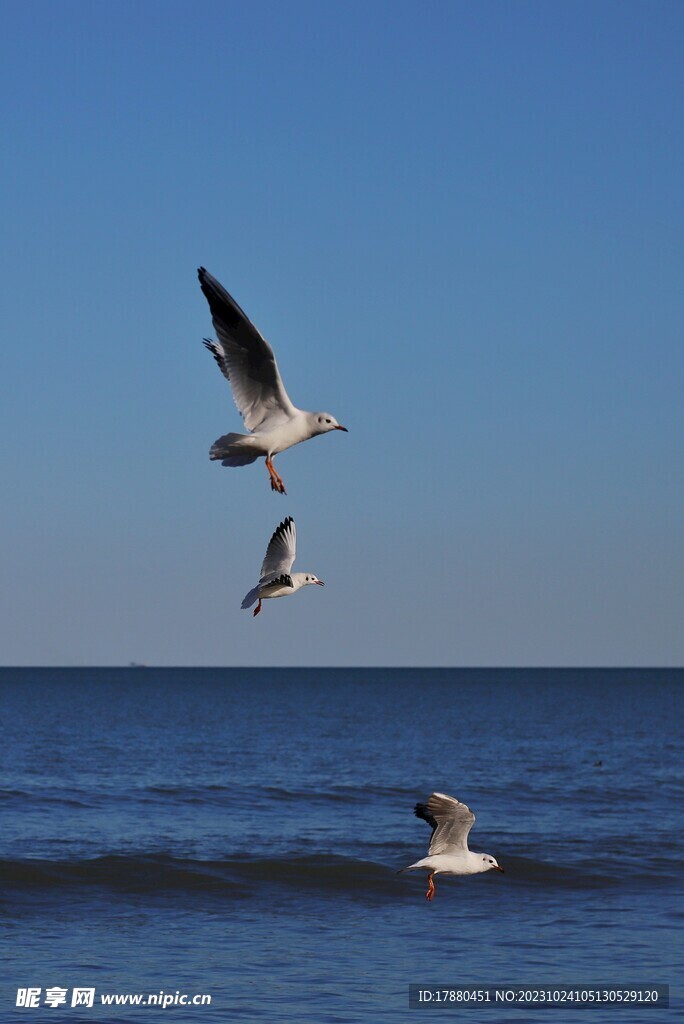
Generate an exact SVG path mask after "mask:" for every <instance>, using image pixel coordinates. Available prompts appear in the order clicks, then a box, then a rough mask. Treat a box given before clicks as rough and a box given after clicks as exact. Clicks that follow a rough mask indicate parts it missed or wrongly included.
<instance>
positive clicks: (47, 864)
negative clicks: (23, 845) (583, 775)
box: [0, 853, 676, 896]
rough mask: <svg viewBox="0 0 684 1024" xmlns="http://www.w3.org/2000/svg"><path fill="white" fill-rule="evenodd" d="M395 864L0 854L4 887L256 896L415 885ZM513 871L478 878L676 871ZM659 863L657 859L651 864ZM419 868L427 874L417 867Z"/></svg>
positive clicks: (580, 867) (556, 879)
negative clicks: (271, 890) (275, 890)
mask: <svg viewBox="0 0 684 1024" xmlns="http://www.w3.org/2000/svg"><path fill="white" fill-rule="evenodd" d="M391 859H392V861H395V863H390V864H386V863H384V864H379V863H377V862H375V861H368V860H362V859H355V858H351V857H340V856H334V855H326V854H325V853H320V854H307V855H305V856H301V855H297V856H285V857H274V858H253V859H247V858H232V859H223V860H194V859H184V858H177V857H173V856H171V855H168V854H156V855H153V854H145V855H135V854H132V855H121V854H109V855H104V856H100V857H94V858H88V859H83V860H38V859H24V860H3V861H0V890H1V889H4V890H5V891H7V889H8V888H10V889H11V890H12V891H16V890H17V889H22V890H32V889H51V888H63V887H72V886H76V887H78V886H97V887H104V888H108V889H114V890H120V891H127V892H149V893H153V892H156V893H160V892H164V891H170V890H171V891H188V892H191V891H198V890H200V891H201V890H206V891H211V892H214V893H223V894H225V895H227V896H239V895H240V894H249V895H254V893H255V891H256V890H257V889H258V888H260V887H268V886H280V887H284V888H293V889H297V890H302V889H312V890H321V891H323V890H334V891H338V892H340V891H344V890H347V891H349V892H353V891H360V890H363V891H364V893H365V894H370V893H374V894H376V895H377V896H381V895H383V894H392V895H400V894H401V893H402V892H407V891H409V890H408V889H407V887H406V885H405V877H406V876H404V877H400V876H399V875H398V868H400V867H401V866H402V863H404V864H405V863H406V859H405V858H402V857H401V856H399V857H398V858H396V859H395V858H394V857H392V858H391ZM502 861H503V862H504V863H505V877H504V878H503V879H502V878H501V876H499V875H498V874H497V875H496V877H495V878H494V875H495V873H494V872H488V873H487V874H485V875H480V876H476V877H477V879H478V881H481V882H487V883H492V882H493V881H495V882H497V883H498V884H508V885H511V884H512V885H516V886H521V885H523V886H527V887H535V888H536V887H542V888H544V889H555V888H562V889H582V890H586V889H594V888H596V889H605V888H617V887H620V886H622V885H624V884H625V882H626V880H629V879H630V878H631V880H632V881H637V882H638V883H639V884H641V885H644V884H647V883H648V882H651V883H653V884H658V883H660V884H662V883H663V882H666V881H668V880H670V879H672V878H673V877H676V876H675V874H674V865H673V864H671V863H670V862H669V861H667V862H665V864H661V865H659V870H655V871H654V870H651V872H650V873H648V872H646V871H643V872H642V873H638V872H635V871H634V870H630V869H629V866H628V867H627V868H624V867H623V866H622V865H615V866H614V870H613V869H607V868H606V866H605V865H604V866H603V867H602V869H601V870H597V869H596V866H595V863H593V862H589V863H584V864H574V865H568V864H563V863H551V862H546V861H538V860H532V859H526V858H522V857H508V858H505V860H504V859H503V858H502ZM651 867H652V868H654V867H655V865H652V866H651ZM416 874H420V873H418V872H416Z"/></svg>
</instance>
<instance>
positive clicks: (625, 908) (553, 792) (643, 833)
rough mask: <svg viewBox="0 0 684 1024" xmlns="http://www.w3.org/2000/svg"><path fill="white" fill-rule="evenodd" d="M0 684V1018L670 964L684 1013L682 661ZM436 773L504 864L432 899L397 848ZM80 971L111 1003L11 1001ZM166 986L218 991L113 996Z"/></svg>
mask: <svg viewBox="0 0 684 1024" xmlns="http://www.w3.org/2000/svg"><path fill="white" fill-rule="evenodd" d="M0 701H1V709H2V710H1V723H2V725H1V729H2V735H1V737H0V925H1V929H2V949H1V952H2V965H1V973H2V984H1V986H0V1020H2V1021H15V1020H36V1019H41V1020H51V1021H70V1022H75V1021H88V1020H91V1021H92V1020H108V1021H116V1022H124V1021H126V1022H128V1021H140V1022H142V1021H145V1022H152V1024H156V1022H158V1021H165V1020H169V1019H175V1020H182V1021H232V1020H236V1021H316V1022H331V1024H332V1022H356V1021H374V1022H385V1021H387V1022H404V1021H409V1020H411V1021H419V1020H422V1019H423V1018H424V1015H425V1013H428V1014H430V1016H429V1019H431V1020H432V1019H433V1017H434V1014H433V1013H431V1012H430V1011H425V1010H410V1009H409V1008H408V986H409V984H411V983H414V984H420V985H426V986H427V985H439V986H444V985H455V984H476V985H501V984H506V985H523V984H529V985H536V986H548V985H573V986H577V985H583V986H588V985H599V986H605V985H608V984H616V985H625V986H633V985H634V984H656V983H657V984H669V985H670V986H671V1005H672V1006H675V1007H676V1006H677V1005H678V1006H679V1008H680V1010H679V1012H681V1007H682V1005H683V1003H682V942H681V937H682V927H683V925H684V907H683V903H682V894H683V891H684V882H683V878H682V848H681V837H682V832H683V831H684V829H683V821H682V819H683V817H684V814H683V810H684V801H683V800H682V796H683V795H684V763H683V759H682V749H683V744H682V722H683V721H684V715H683V713H682V712H683V710H684V709H683V704H684V672H682V671H675V670H670V671H668V670H659V671H653V670H534V671H530V670H503V669H501V670H491V671H490V670H424V669H423V670H419V669H410V670H400V669H383V670H379V669H336V670H335V669H333V670H323V669H310V670H300V669H287V670H286V669H268V670H258V669H215V670H209V669H172V670H169V669H151V668H148V669H141V668H139V669H20V670H17V669H4V670H1V671H0ZM433 789H437V790H442V791H444V792H447V793H450V794H453V795H455V796H457V797H458V798H459V799H461V800H463V801H465V802H466V803H468V804H469V805H470V806H471V807H472V808H473V810H474V811H475V813H476V815H477V821H476V823H475V826H474V828H473V831H472V833H471V836H470V845H471V847H472V848H474V849H481V850H485V851H487V852H489V853H492V854H494V855H495V856H496V857H497V858H498V860H499V862H500V863H501V864H502V865H503V866H504V867H505V869H506V874H505V875H500V874H498V873H496V872H491V873H489V874H486V875H480V876H475V877H471V878H464V879H442V880H439V879H438V880H437V895H436V898H435V900H434V902H433V903H432V904H428V903H427V902H426V900H425V898H424V891H425V879H424V876H423V875H422V874H420V875H417V874H413V875H400V876H398V875H397V874H396V871H397V869H399V868H401V867H403V866H404V865H406V864H408V863H410V862H411V861H412V860H414V859H416V858H417V857H419V856H422V855H423V854H424V852H425V850H426V846H427V841H428V838H429V828H428V827H427V826H426V825H425V823H424V822H421V821H419V820H418V819H416V818H415V817H414V816H413V813H412V811H413V805H414V804H415V802H416V801H417V800H421V799H424V798H425V797H427V796H428V794H429V793H430V792H431V791H432V790H433ZM74 986H82V987H91V988H92V987H94V988H95V989H96V1003H95V1006H94V1007H93V1008H83V1007H74V1008H71V1007H70V1006H69V1005H67V1006H66V1007H64V1006H57V1007H50V1006H45V1005H41V1006H40V1008H38V1009H31V1008H17V1007H16V1005H15V1004H16V998H17V989H18V988H28V987H35V988H40V989H41V993H40V996H39V998H40V1000H41V1002H42V1000H43V999H44V997H45V994H46V990H47V989H50V988H52V987H57V988H62V989H66V990H67V997H66V998H67V999H68V1000H70V999H71V993H72V989H73V987H74ZM162 991H163V992H164V993H165V994H171V995H173V994H175V993H176V992H180V993H182V994H188V995H195V994H202V993H208V994H210V995H211V997H212V1005H211V1006H210V1007H207V1006H204V1007H186V1008H179V1007H175V1008H168V1009H166V1010H163V1009H161V1008H155V1007H149V1006H148V1007H146V1008H141V1007H137V1008H136V1007H134V1008H131V1007H121V1006H120V1007H118V1008H102V1007H99V1008H98V1005H97V1002H98V1001H99V997H100V994H101V993H118V994H125V993H143V994H144V993H155V994H158V993H160V992H162ZM435 1013H436V1018H435V1019H437V1020H459V1021H460V1020H466V1021H467V1020H470V1021H473V1022H475V1021H478V1022H480V1021H483V1020H484V1021H497V1022H499V1021H502V1020H511V1021H517V1022H519V1024H523V1022H524V1021H527V1020H533V1021H536V1022H538V1021H540V1020H542V1019H547V1018H548V1019H550V1020H552V1021H554V1022H557V1024H561V1022H564V1021H566V1020H570V1021H574V1020H576V1019H579V1020H580V1021H587V1020H589V1019H590V1020H591V1021H592V1022H598V1024H603V1022H604V1021H605V1022H608V1021H611V1022H615V1024H617V1022H618V1021H620V1022H622V1021H633V1022H635V1024H636V1022H637V1021H640V1020H649V1021H650V1020H665V1019H674V1017H675V1016H676V1015H677V1010H676V1009H670V1010H666V1009H663V1010H645V1009H643V1008H641V1009H639V1008H636V1009H629V1010H628V1009H625V1008H621V1009H616V1008H614V1007H610V1006H607V1007H600V1008H593V1009H591V1010H589V1011H582V1010H572V1009H560V1010H559V1009H554V1010H551V1009H543V1010H537V1011H530V1010H524V1009H520V1010H518V1009H511V1010H509V1011H506V1013H502V1011H501V1010H500V1009H498V1010H497V1009H487V1008H477V1007H470V1008H467V1009H466V1008H460V1009H457V1010H454V1009H443V1010H438V1011H435ZM578 1014H579V1018H578V1017H577V1015H578Z"/></svg>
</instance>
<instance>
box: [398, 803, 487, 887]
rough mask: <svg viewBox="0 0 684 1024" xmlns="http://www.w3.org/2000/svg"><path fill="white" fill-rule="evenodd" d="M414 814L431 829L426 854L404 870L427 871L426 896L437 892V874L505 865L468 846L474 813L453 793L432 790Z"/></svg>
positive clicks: (453, 873)
mask: <svg viewBox="0 0 684 1024" xmlns="http://www.w3.org/2000/svg"><path fill="white" fill-rule="evenodd" d="M414 813H415V815H416V817H417V818H422V819H423V821H427V823H428V825H429V826H430V827H431V829H432V836H431V838H430V846H429V847H428V855H427V857H423V859H422V860H417V861H416V863H415V864H409V866H408V867H407V868H402V871H401V872H399V873H400V874H401V873H402V872H403V871H427V872H428V890H427V892H426V893H425V896H426V898H427V899H428V900H431V899H432V897H433V896H434V895H435V883H434V882H433V878H434V876H435V875H477V874H479V873H480V872H481V871H491V870H492V869H496V870H497V871H501V873H502V874H503V868H502V867H500V865H499V864H497V862H496V858H495V857H492V856H491V854H489V853H475V851H474V850H469V849H468V833H469V832H470V829H471V828H472V824H473V822H474V821H475V815H474V814H473V812H472V811H471V810H470V808H469V807H466V805H465V804H462V803H461V802H460V800H456V798H455V797H453V796H446V795H445V794H444V793H433V794H432V795H431V796H430V797H429V799H428V802H427V803H426V804H416V808H415V812H414Z"/></svg>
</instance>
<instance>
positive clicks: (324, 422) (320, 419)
mask: <svg viewBox="0 0 684 1024" xmlns="http://www.w3.org/2000/svg"><path fill="white" fill-rule="evenodd" d="M311 419H312V420H313V423H312V426H313V430H314V432H315V433H316V434H327V433H328V431H329V430H344V432H345V434H346V433H348V431H347V428H346V427H343V426H341V424H339V423H338V422H337V420H336V419H335V417H334V416H331V415H330V413H329V412H312V413H311Z"/></svg>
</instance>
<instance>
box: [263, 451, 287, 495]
mask: <svg viewBox="0 0 684 1024" xmlns="http://www.w3.org/2000/svg"><path fill="white" fill-rule="evenodd" d="M266 469H267V470H268V475H269V476H270V478H271V490H272V491H276V492H277V493H278V494H287V491H286V490H285V484H284V483H283V478H282V477H281V475H280V473H279V472H278V470H277V469H276V468H275V466H274V465H273V463H272V462H271V460H270V459H269V458H268V457H267V458H266Z"/></svg>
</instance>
